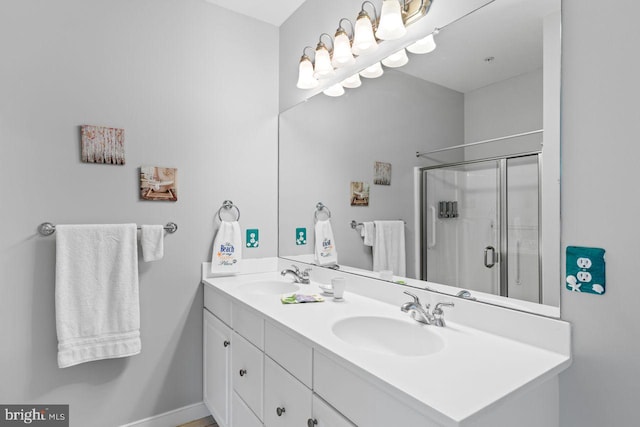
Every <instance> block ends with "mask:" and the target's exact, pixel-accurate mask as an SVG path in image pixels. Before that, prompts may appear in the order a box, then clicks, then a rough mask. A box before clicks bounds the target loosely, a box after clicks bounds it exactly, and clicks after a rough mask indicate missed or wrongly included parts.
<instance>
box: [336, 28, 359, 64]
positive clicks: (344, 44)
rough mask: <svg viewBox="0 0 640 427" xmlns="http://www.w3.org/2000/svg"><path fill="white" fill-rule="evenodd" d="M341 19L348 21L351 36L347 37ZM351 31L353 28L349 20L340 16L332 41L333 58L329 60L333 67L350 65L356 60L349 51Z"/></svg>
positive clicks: (352, 31)
mask: <svg viewBox="0 0 640 427" xmlns="http://www.w3.org/2000/svg"><path fill="white" fill-rule="evenodd" d="M342 21H346V22H348V23H349V25H350V26H351V37H349V35H348V34H347V31H346V30H345V28H344V27H343V26H342ZM353 33H354V29H353V24H352V23H351V21H349V20H348V19H347V18H342V19H341V20H340V22H339V23H338V29H337V30H336V35H335V37H334V41H333V44H334V47H333V59H332V60H331V64H332V65H333V67H334V68H340V67H344V66H345V65H351V64H353V63H354V62H356V59H355V58H354V57H353V52H351V42H352V39H353Z"/></svg>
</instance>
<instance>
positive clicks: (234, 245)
mask: <svg viewBox="0 0 640 427" xmlns="http://www.w3.org/2000/svg"><path fill="white" fill-rule="evenodd" d="M241 259H242V238H241V237H240V224H238V221H222V223H220V228H219V229H218V233H217V234H216V237H215V239H214V240H213V254H212V255H211V272H212V273H237V272H238V271H240V260H241Z"/></svg>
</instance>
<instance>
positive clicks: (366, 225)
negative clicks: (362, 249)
mask: <svg viewBox="0 0 640 427" xmlns="http://www.w3.org/2000/svg"><path fill="white" fill-rule="evenodd" d="M375 233H376V229H375V227H374V225H373V222H372V221H368V222H363V223H362V229H361V230H360V236H362V238H363V239H364V245H365V246H373V243H374V242H375V240H376V234H375Z"/></svg>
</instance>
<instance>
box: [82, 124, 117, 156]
mask: <svg viewBox="0 0 640 427" xmlns="http://www.w3.org/2000/svg"><path fill="white" fill-rule="evenodd" d="M81 132H82V137H81V139H82V141H81V144H82V152H81V156H82V161H83V162H84V163H103V164H107V165H124V160H125V159H124V129H117V128H107V127H103V126H91V125H83V126H82V129H81Z"/></svg>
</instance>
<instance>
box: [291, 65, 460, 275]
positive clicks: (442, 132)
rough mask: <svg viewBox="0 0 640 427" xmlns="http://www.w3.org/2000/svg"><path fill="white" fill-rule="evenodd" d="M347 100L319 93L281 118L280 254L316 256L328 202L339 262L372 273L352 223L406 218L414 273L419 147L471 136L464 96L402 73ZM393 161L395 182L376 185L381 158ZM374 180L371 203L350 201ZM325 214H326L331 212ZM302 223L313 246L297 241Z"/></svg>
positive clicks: (409, 272) (390, 72)
mask: <svg viewBox="0 0 640 427" xmlns="http://www.w3.org/2000/svg"><path fill="white" fill-rule="evenodd" d="M362 80H363V85H362V86H361V87H360V88H357V89H353V90H349V91H348V92H347V93H346V94H345V95H343V96H342V97H339V98H330V97H327V96H325V95H323V94H319V95H316V96H315V97H313V98H312V99H310V100H309V101H307V102H305V103H303V104H299V105H297V106H296V107H294V108H292V109H289V110H288V111H285V112H283V113H282V114H281V115H280V178H279V179H280V218H279V222H280V228H279V234H280V255H281V256H291V255H301V254H305V253H309V254H311V253H313V242H314V239H313V215H314V209H315V205H316V203H317V202H319V201H321V202H323V203H324V204H325V205H327V206H328V207H329V209H330V210H331V213H332V221H331V224H332V228H333V231H334V237H335V241H336V249H337V252H338V263H339V264H343V265H347V266H352V267H358V268H363V269H366V270H371V269H372V267H373V258H372V254H371V248H370V247H367V246H364V245H363V240H362V238H361V237H360V234H359V233H358V232H356V231H354V230H353V229H351V227H350V225H349V224H350V222H351V220H356V221H357V222H362V221H373V220H389V219H403V220H405V221H406V223H407V225H406V228H405V231H406V234H405V235H406V245H405V246H406V253H407V276H408V277H414V271H415V268H414V265H415V256H416V253H415V250H414V246H415V236H416V235H417V233H418V232H419V230H416V229H415V224H414V169H413V168H414V167H415V166H422V165H424V164H425V161H424V160H422V159H418V158H416V156H415V153H416V152H417V151H425V150H428V149H430V148H439V147H445V146H448V145H454V144H458V143H459V142H460V141H462V139H463V137H464V101H463V95H462V94H461V93H459V92H456V91H453V90H451V89H447V88H444V87H442V86H438V85H435V84H432V83H429V82H425V81H424V80H421V79H418V78H416V77H413V76H409V75H407V74H404V73H401V72H399V71H397V70H390V69H386V71H385V74H384V75H383V76H382V77H379V78H377V79H374V80H367V79H362ZM376 161H380V162H386V163H391V165H392V170H391V185H389V186H387V185H374V183H373V175H374V171H373V169H374V162H376ZM352 181H365V182H367V183H369V185H370V201H369V206H366V207H365V206H350V198H349V196H350V193H349V184H350V182H352ZM323 218H324V217H323ZM296 227H306V228H307V230H308V242H309V243H308V244H307V245H306V246H296V244H295V239H294V238H295V229H296Z"/></svg>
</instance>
